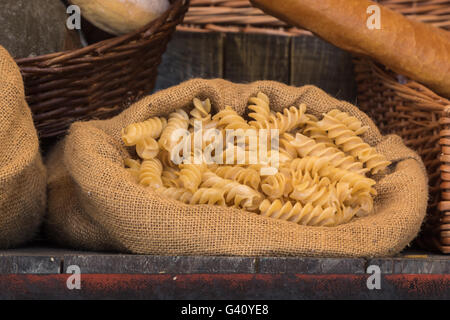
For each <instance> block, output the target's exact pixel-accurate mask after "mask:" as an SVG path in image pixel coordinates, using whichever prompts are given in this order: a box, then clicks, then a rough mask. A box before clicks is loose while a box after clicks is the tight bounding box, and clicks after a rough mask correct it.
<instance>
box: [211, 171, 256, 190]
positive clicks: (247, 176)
mask: <svg viewBox="0 0 450 320" xmlns="http://www.w3.org/2000/svg"><path fill="white" fill-rule="evenodd" d="M213 171H214V173H215V174H217V175H218V176H219V177H222V178H224V179H230V180H234V181H237V182H239V183H241V184H245V185H247V186H249V187H251V188H253V189H255V190H258V188H259V184H260V182H261V176H260V175H259V173H258V171H256V170H255V169H252V168H243V167H237V166H218V167H217V168H216V169H215V170H213Z"/></svg>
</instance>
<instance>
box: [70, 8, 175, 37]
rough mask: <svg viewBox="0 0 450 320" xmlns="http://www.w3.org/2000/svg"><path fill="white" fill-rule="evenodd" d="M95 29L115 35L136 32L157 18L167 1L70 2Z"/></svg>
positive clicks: (163, 10) (164, 9)
mask: <svg viewBox="0 0 450 320" xmlns="http://www.w3.org/2000/svg"><path fill="white" fill-rule="evenodd" d="M70 2H71V3H72V4H75V5H77V6H79V7H80V9H81V15H82V16H83V17H85V18H86V19H87V20H89V21H90V22H91V23H92V24H94V25H95V26H96V27H98V28H100V29H102V30H104V31H106V32H109V33H111V34H115V35H121V34H125V33H128V32H132V31H134V30H137V29H139V28H141V27H143V26H145V25H146V24H147V23H150V22H151V21H152V20H154V19H156V18H157V17H159V16H160V15H161V14H162V13H164V12H165V11H166V10H167V9H169V6H170V3H169V1H168V0H70Z"/></svg>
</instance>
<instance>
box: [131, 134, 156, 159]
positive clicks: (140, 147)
mask: <svg viewBox="0 0 450 320" xmlns="http://www.w3.org/2000/svg"><path fill="white" fill-rule="evenodd" d="M136 153H137V154H138V156H139V157H141V158H142V159H144V160H148V159H153V158H155V157H156V156H157V155H158V153H159V145H158V142H157V141H156V140H155V139H153V138H152V137H150V136H149V137H145V138H142V139H141V140H139V141H138V142H137V144H136Z"/></svg>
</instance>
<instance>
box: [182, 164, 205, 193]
mask: <svg viewBox="0 0 450 320" xmlns="http://www.w3.org/2000/svg"><path fill="white" fill-rule="evenodd" d="M179 167H180V169H181V170H180V172H179V173H178V175H179V179H180V181H181V182H182V183H183V186H184V188H185V189H187V190H189V191H190V192H192V193H194V192H195V191H197V189H198V186H199V185H200V184H201V182H202V175H203V173H204V172H205V171H206V170H207V166H206V165H205V164H204V163H202V164H180V166H179Z"/></svg>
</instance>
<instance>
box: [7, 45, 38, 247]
mask: <svg viewBox="0 0 450 320" xmlns="http://www.w3.org/2000/svg"><path fill="white" fill-rule="evenodd" d="M45 204H46V171H45V167H44V165H43V163H42V159H41V155H40V153H39V141H38V137H37V132H36V129H35V127H34V124H33V120H32V118H31V111H30V109H29V108H28V105H27V103H26V101H25V94H24V87H23V81H22V77H21V75H20V71H19V68H18V67H17V65H16V64H15V62H14V60H13V59H12V58H11V56H10V55H9V53H8V52H7V51H6V50H5V49H4V48H3V47H1V46H0V247H1V248H6V247H12V246H16V245H18V244H21V243H23V242H25V241H27V240H29V239H31V238H32V237H33V235H34V233H35V232H36V231H37V229H38V227H39V225H40V223H41V220H42V217H43V215H44V212H45Z"/></svg>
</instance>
